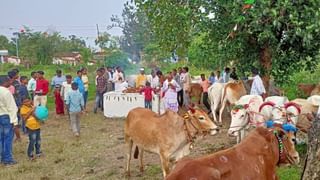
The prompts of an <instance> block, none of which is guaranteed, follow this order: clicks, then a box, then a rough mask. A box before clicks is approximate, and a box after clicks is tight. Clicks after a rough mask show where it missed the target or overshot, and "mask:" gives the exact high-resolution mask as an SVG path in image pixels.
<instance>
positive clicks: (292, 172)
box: [277, 166, 301, 180]
mask: <svg viewBox="0 0 320 180" xmlns="http://www.w3.org/2000/svg"><path fill="white" fill-rule="evenodd" d="M277 174H278V176H279V179H282V180H299V179H300V177H301V169H300V168H299V167H297V166H291V167H281V168H278V170H277Z"/></svg>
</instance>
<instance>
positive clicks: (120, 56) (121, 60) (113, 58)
mask: <svg viewBox="0 0 320 180" xmlns="http://www.w3.org/2000/svg"><path fill="white" fill-rule="evenodd" d="M129 64H130V63H129V61H128V55H127V54H125V53H123V52H121V51H119V50H114V51H112V52H111V53H110V54H109V55H108V56H107V57H106V58H105V65H106V66H111V67H114V66H120V67H121V68H123V69H127V68H128V67H129Z"/></svg>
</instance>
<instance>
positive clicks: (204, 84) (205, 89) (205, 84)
mask: <svg viewBox="0 0 320 180" xmlns="http://www.w3.org/2000/svg"><path fill="white" fill-rule="evenodd" d="M200 86H201V87H202V90H203V92H208V88H209V87H210V83H209V81H208V80H207V79H206V80H204V81H201V82H200Z"/></svg>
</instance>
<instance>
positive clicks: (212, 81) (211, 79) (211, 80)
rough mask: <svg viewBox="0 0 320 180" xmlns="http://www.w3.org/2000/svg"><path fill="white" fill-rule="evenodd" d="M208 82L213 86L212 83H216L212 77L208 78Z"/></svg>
mask: <svg viewBox="0 0 320 180" xmlns="http://www.w3.org/2000/svg"><path fill="white" fill-rule="evenodd" d="M209 82H210V83H211V84H214V83H215V82H216V78H215V77H214V76H210V77H209Z"/></svg>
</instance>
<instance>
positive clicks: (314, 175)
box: [301, 117, 320, 180]
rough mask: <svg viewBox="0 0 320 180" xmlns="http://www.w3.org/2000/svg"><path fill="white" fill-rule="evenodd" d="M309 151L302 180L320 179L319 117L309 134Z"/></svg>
mask: <svg viewBox="0 0 320 180" xmlns="http://www.w3.org/2000/svg"><path fill="white" fill-rule="evenodd" d="M308 139H309V140H308V151H307V153H308V154H307V157H306V161H305V165H304V171H303V173H302V176H301V179H302V180H318V179H320V117H317V118H316V119H315V120H314V121H313V124H312V127H311V129H310V130H309V132H308Z"/></svg>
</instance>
